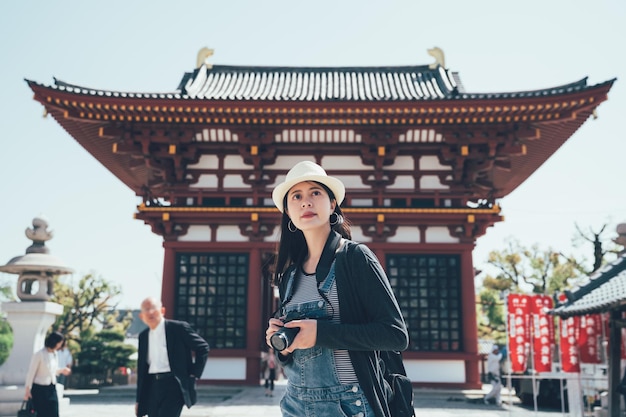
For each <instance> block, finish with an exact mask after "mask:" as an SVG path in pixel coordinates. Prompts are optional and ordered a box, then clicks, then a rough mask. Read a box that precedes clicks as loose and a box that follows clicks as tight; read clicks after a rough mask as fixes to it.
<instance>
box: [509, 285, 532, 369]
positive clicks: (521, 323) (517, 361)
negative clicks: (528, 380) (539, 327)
mask: <svg viewBox="0 0 626 417" xmlns="http://www.w3.org/2000/svg"><path fill="white" fill-rule="evenodd" d="M507 307H508V313H509V321H508V330H509V352H510V353H509V355H510V359H511V371H512V372H524V371H525V370H526V365H527V358H528V346H529V344H530V297H529V296H527V295H525V294H509V296H508V301H507Z"/></svg>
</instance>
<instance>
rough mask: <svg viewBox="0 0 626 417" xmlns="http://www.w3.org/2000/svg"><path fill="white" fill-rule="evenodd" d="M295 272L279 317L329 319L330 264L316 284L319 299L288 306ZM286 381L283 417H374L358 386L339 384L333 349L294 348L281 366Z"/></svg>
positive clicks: (331, 280) (332, 274) (332, 272)
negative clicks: (288, 358) (286, 361)
mask: <svg viewBox="0 0 626 417" xmlns="http://www.w3.org/2000/svg"><path fill="white" fill-rule="evenodd" d="M294 276H295V270H294V271H292V272H291V274H290V276H289V281H288V282H287V288H286V290H285V300H287V302H285V303H284V304H283V306H282V308H281V316H283V317H284V316H285V315H290V316H292V317H293V316H294V315H295V316H297V317H299V318H309V319H317V320H328V319H331V314H330V313H329V312H328V302H327V301H326V300H328V294H329V293H330V290H331V288H332V286H333V284H334V282H335V262H334V261H333V263H332V265H331V267H330V271H329V272H328V276H327V277H326V279H325V280H324V281H323V282H322V283H321V284H319V287H318V288H319V292H320V294H324V297H322V296H321V295H320V297H319V299H318V300H314V301H309V302H306V303H300V304H294V303H291V304H287V303H288V301H289V300H290V299H291V297H292V294H293V286H294V281H295V279H294ZM284 371H285V375H286V376H287V379H288V384H287V391H286V393H285V396H284V397H283V399H282V400H281V402H280V408H281V410H282V413H283V417H336V416H339V417H341V416H346V417H374V411H373V410H372V408H371V407H370V406H369V404H368V402H367V400H366V399H365V394H364V393H363V390H362V389H361V387H360V386H359V384H358V383H354V384H347V385H342V384H341V382H340V381H339V377H338V375H337V370H336V366H335V357H334V355H333V350H332V349H328V348H322V347H319V346H314V347H312V348H308V349H296V350H295V351H294V352H293V353H292V355H291V360H290V361H289V362H288V363H287V364H285V365H284Z"/></svg>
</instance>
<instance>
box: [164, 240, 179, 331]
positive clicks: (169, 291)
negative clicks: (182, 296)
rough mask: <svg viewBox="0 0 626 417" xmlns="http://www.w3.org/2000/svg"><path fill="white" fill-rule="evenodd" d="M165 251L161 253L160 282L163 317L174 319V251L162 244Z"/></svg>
mask: <svg viewBox="0 0 626 417" xmlns="http://www.w3.org/2000/svg"><path fill="white" fill-rule="evenodd" d="M163 246H164V248H165V251H164V254H163V282H162V283H161V301H162V302H163V307H165V317H167V318H168V319H175V318H176V312H175V311H174V309H175V308H176V299H175V291H176V251H175V250H174V249H173V248H171V247H168V245H167V243H164V244H163Z"/></svg>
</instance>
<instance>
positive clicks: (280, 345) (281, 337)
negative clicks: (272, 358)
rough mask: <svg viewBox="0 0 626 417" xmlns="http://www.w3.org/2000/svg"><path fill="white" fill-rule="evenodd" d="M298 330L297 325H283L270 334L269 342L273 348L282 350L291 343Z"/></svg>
mask: <svg viewBox="0 0 626 417" xmlns="http://www.w3.org/2000/svg"><path fill="white" fill-rule="evenodd" d="M299 331H300V328H299V327H291V328H287V327H283V328H282V329H280V330H278V331H277V332H276V333H274V334H273V335H272V337H271V338H270V344H271V345H272V347H273V348H274V350H276V351H278V352H280V351H283V350H285V349H287V348H288V347H289V346H290V345H291V344H292V343H293V339H295V337H296V335H297V334H298V332H299Z"/></svg>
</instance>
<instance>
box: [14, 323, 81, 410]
mask: <svg viewBox="0 0 626 417" xmlns="http://www.w3.org/2000/svg"><path fill="white" fill-rule="evenodd" d="M63 340H64V337H63V335H62V334H61V333H59V332H52V333H50V334H49V335H48V336H47V337H46V340H45V341H44V347H43V349H41V350H39V351H37V352H35V354H34V355H33V357H32V358H31V360H30V367H29V368H28V373H27V374H26V384H25V385H26V393H25V394H24V400H28V399H29V398H32V400H33V406H34V407H35V411H37V416H38V417H59V398H58V396H57V391H56V378H57V375H69V373H70V369H69V368H67V367H63V368H60V369H59V363H58V359H57V353H56V351H57V350H59V349H60V348H61V346H63Z"/></svg>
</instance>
